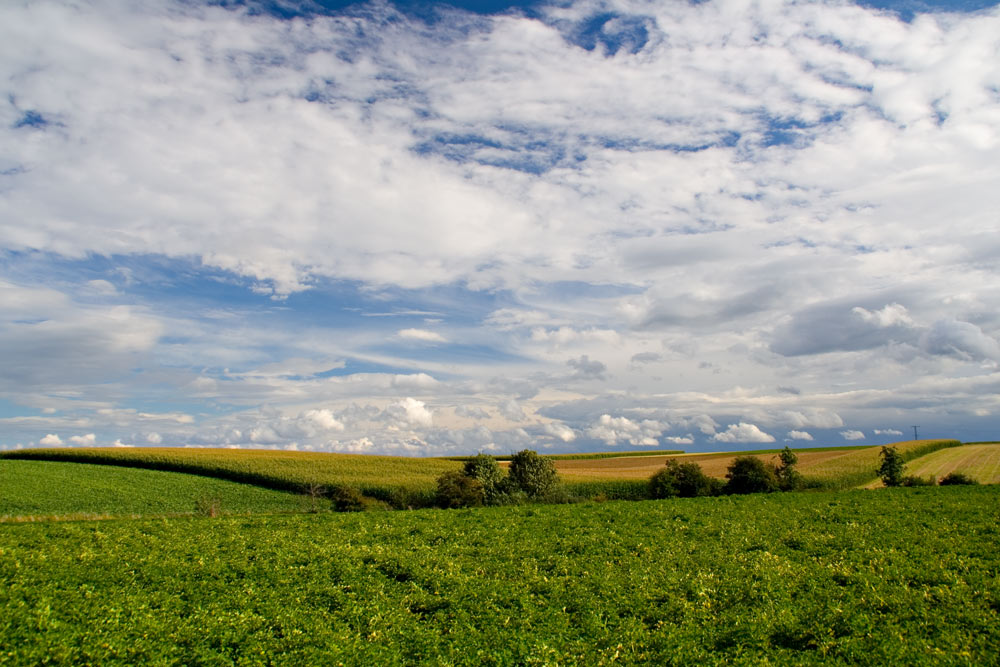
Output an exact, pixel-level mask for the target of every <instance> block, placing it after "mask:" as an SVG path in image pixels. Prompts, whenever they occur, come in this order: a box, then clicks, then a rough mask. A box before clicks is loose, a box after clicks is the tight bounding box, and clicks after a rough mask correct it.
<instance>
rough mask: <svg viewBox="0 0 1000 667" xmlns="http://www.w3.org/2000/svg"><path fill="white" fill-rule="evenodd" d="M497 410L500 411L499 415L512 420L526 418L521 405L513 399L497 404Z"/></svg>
mask: <svg viewBox="0 0 1000 667" xmlns="http://www.w3.org/2000/svg"><path fill="white" fill-rule="evenodd" d="M497 411H498V412H499V413H500V416H501V417H503V418H504V419H508V420H510V421H513V422H520V421H524V420H525V419H526V417H525V414H524V410H522V409H521V406H520V405H519V404H518V402H517V401H515V400H514V399H510V400H508V401H504V402H503V403H501V404H500V405H498V406H497Z"/></svg>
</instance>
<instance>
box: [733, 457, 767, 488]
mask: <svg viewBox="0 0 1000 667" xmlns="http://www.w3.org/2000/svg"><path fill="white" fill-rule="evenodd" d="M726 479H728V480H729V481H728V482H726V486H725V492H726V493H731V494H732V493H735V494H743V493H771V492H772V491H777V490H778V489H779V488H780V486H779V481H778V473H777V470H776V469H775V467H774V466H773V465H770V464H768V463H765V462H764V461H762V460H761V459H759V458H757V457H756V456H738V457H736V458H735V459H733V462H732V463H731V464H730V465H729V471H728V472H727V473H726Z"/></svg>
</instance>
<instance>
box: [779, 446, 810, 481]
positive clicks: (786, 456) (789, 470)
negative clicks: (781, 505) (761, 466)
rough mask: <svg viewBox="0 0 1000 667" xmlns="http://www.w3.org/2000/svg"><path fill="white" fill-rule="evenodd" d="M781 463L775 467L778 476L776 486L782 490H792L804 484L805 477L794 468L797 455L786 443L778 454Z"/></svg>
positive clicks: (797, 460) (797, 459) (797, 458)
mask: <svg viewBox="0 0 1000 667" xmlns="http://www.w3.org/2000/svg"><path fill="white" fill-rule="evenodd" d="M778 458H779V459H780V460H781V465H779V466H778V467H777V468H775V474H776V475H777V477H778V487H779V488H780V489H781V490H782V491H794V490H795V489H801V488H802V487H804V486H805V479H804V478H803V477H802V474H801V473H800V472H799V471H798V470H796V469H795V464H796V463H798V462H799V457H798V456H796V455H795V452H793V451H792V450H791V448H789V447H788V446H787V445H786V446H785V448H784V449H782V450H781V452H780V453H779V454H778Z"/></svg>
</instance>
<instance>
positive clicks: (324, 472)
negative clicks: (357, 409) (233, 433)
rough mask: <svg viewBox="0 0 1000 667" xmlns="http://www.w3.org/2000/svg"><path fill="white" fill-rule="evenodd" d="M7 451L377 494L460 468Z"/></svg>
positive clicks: (414, 462) (92, 450)
mask: <svg viewBox="0 0 1000 667" xmlns="http://www.w3.org/2000/svg"><path fill="white" fill-rule="evenodd" d="M8 456H11V457H17V458H32V459H46V460H54V461H77V462H83V463H103V464H109V465H122V466H132V467H139V468H154V469H159V470H174V471H177V472H188V473H194V474H200V475H208V476H211V477H220V478H224V479H231V480H235V481H240V482H247V483H251V484H259V485H262V486H267V487H271V488H278V489H287V490H293V491H303V490H307V489H308V488H309V486H310V485H322V486H327V487H336V486H352V487H355V488H358V489H360V490H361V491H362V492H363V493H365V494H366V495H372V496H375V497H383V496H386V495H388V494H389V493H391V492H392V491H393V490H397V489H402V490H406V491H429V490H432V489H433V488H434V486H435V482H436V480H437V478H438V476H439V475H441V474H442V473H444V472H447V471H449V470H457V469H459V468H461V464H460V463H458V462H456V461H446V460H443V459H427V458H404V457H399V456H368V455H364V454H331V453H325V452H290V451H276V450H264V449H261V450H247V449H218V448H187V447H120V448H119V447H115V448H110V447H89V448H80V449H77V448H73V449H61V448H60V449H33V450H24V451H20V452H16V453H9V454H8Z"/></svg>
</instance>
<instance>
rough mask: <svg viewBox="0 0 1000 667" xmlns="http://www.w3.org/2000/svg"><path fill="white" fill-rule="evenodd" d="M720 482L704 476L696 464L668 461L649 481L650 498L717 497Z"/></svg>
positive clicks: (674, 460) (675, 460)
mask: <svg viewBox="0 0 1000 667" xmlns="http://www.w3.org/2000/svg"><path fill="white" fill-rule="evenodd" d="M721 486H722V482H721V480H716V479H713V478H711V477H709V476H708V475H706V474H705V473H704V472H703V471H702V469H701V466H700V465H698V464H697V463H680V462H678V461H677V459H670V460H669V461H667V465H666V466H664V467H663V468H661V469H660V470H658V471H657V472H656V473H655V474H654V475H653V476H652V477H650V479H649V495H650V497H651V498H673V497H674V496H680V497H682V498H694V497H696V496H713V495H717V493H718V491H719V489H720V487H721Z"/></svg>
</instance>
